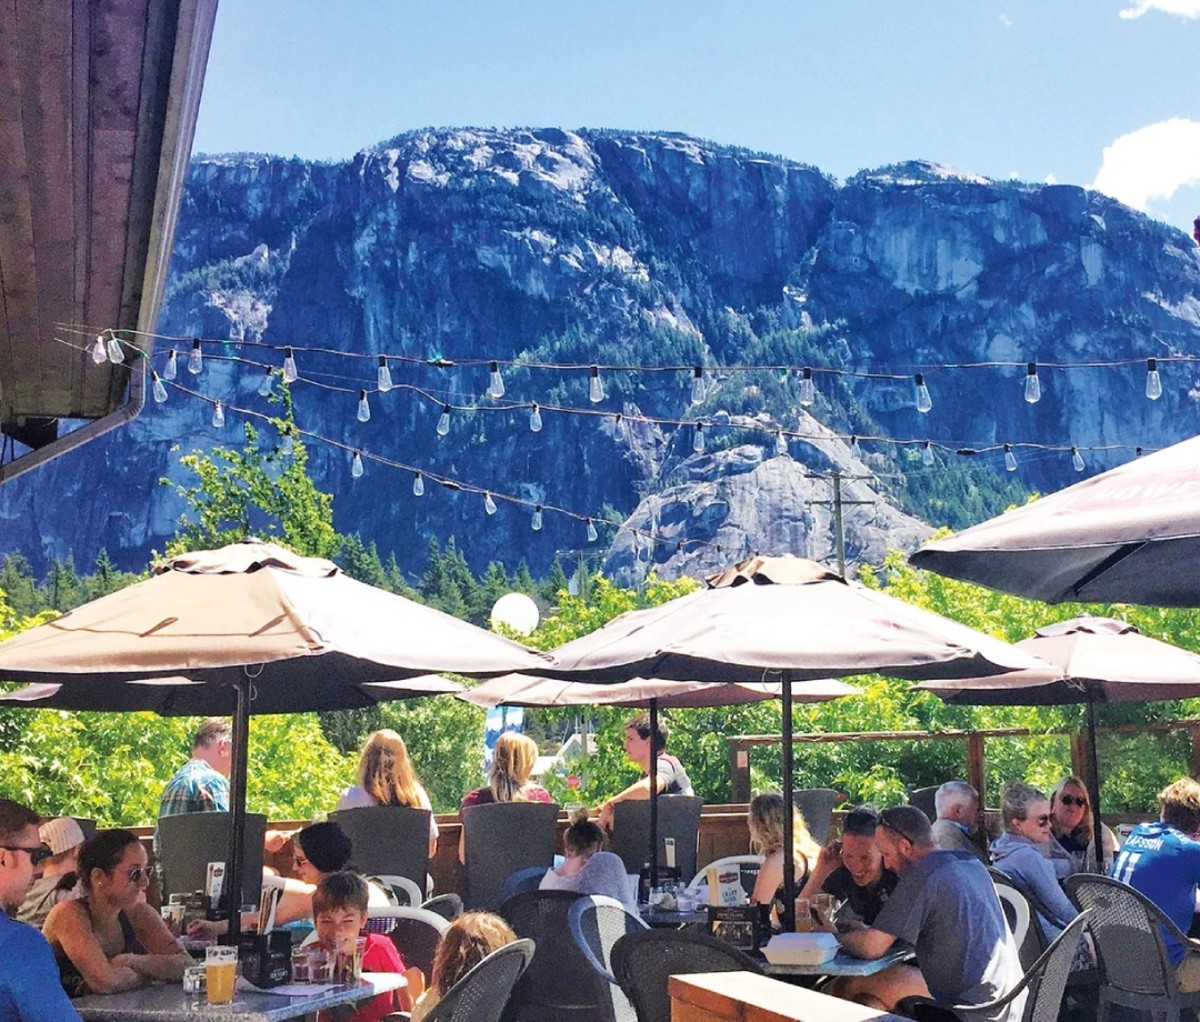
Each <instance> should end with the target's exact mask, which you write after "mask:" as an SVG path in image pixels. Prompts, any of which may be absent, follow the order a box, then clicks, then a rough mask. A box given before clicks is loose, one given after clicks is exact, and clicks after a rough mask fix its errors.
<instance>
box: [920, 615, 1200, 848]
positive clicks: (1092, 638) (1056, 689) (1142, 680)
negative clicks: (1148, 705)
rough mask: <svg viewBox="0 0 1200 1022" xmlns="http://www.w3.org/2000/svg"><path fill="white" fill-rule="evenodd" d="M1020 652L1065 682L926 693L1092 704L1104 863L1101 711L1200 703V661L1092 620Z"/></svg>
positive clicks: (987, 684)
mask: <svg viewBox="0 0 1200 1022" xmlns="http://www.w3.org/2000/svg"><path fill="white" fill-rule="evenodd" d="M1017 646H1018V648H1020V649H1023V650H1026V651H1027V652H1029V653H1032V654H1034V655H1035V656H1037V657H1038V658H1039V659H1041V660H1044V661H1046V662H1047V663H1049V664H1051V665H1053V666H1054V667H1056V668H1057V669H1058V670H1059V671H1060V676H1059V678H1058V679H1056V680H1052V681H1049V682H1047V680H1046V678H1045V677H1044V675H1043V672H1040V671H1038V672H1034V673H1032V674H1027V673H1026V672H1022V671H1017V672H1015V673H1013V674H1007V675H1003V676H1001V677H996V678H962V679H957V680H941V681H927V682H925V683H923V684H922V685H920V686H919V687H920V688H925V689H930V690H931V691H933V692H936V693H937V694H938V695H939V696H941V697H942V698H943V699H945V700H946V701H947V702H950V703H970V704H977V705H1006V706H1043V705H1052V704H1059V703H1086V704H1087V711H1088V715H1087V723H1088V768H1087V778H1086V780H1087V786H1088V796H1089V798H1090V799H1091V802H1092V816H1093V820H1094V822H1095V834H1094V835H1093V840H1094V841H1095V842H1096V845H1095V847H1096V850H1097V856H1098V857H1099V855H1100V853H1101V850H1102V849H1103V847H1104V845H1103V843H1102V839H1101V830H1100V774H1099V769H1098V765H1097V759H1096V715H1095V704H1096V703H1101V702H1108V703H1132V702H1155V701H1157V700H1162V699H1187V698H1191V697H1194V696H1200V656H1197V655H1196V654H1194V653H1189V652H1188V651H1187V650H1184V649H1180V648H1179V647H1178V646H1172V645H1170V644H1169V643H1166V642H1160V641H1158V640H1157V639H1151V638H1149V637H1148V636H1145V635H1142V634H1140V633H1139V632H1138V630H1137V628H1135V627H1134V626H1133V625H1131V624H1127V623H1126V622H1124V621H1114V620H1112V619H1111V618H1103V617H1087V616H1085V617H1077V618H1072V619H1071V620H1070V621H1060V622H1058V623H1056V624H1052V625H1047V626H1046V627H1044V628H1039V629H1038V630H1037V631H1036V632H1035V633H1034V634H1033V636H1032V637H1030V638H1028V639H1023V640H1022V641H1021V642H1019V643H1017ZM1097 861H1099V858H1098V859H1097Z"/></svg>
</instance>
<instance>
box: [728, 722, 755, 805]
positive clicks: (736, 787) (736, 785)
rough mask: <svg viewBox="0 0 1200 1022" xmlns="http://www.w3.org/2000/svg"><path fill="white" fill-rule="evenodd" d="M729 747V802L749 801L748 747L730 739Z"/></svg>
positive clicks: (743, 743)
mask: <svg viewBox="0 0 1200 1022" xmlns="http://www.w3.org/2000/svg"><path fill="white" fill-rule="evenodd" d="M728 746H729V782H730V783H729V801H730V802H734V803H737V802H749V801H750V746H749V745H748V744H747V743H745V742H739V741H737V740H736V739H732V738H731V739H730V740H729V742H728Z"/></svg>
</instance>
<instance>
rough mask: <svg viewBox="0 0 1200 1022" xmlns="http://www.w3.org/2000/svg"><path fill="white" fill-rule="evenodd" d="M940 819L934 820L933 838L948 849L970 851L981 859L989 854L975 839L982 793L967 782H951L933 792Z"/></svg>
mask: <svg viewBox="0 0 1200 1022" xmlns="http://www.w3.org/2000/svg"><path fill="white" fill-rule="evenodd" d="M933 804H934V807H935V808H936V809H937V819H936V820H935V821H934V823H933V840H934V841H936V842H937V846H938V847H939V848H941V849H942V850H943V851H947V852H969V853H970V854H971V855H973V856H975V858H977V859H978V860H979V861H980V862H984V863H986V862H987V855H986V854H984V851H983V849H982V848H980V847H979V845H978V844H977V843H976V842H975V839H974V837H973V835H974V833H975V829H976V828H977V827H978V826H979V792H977V791H976V790H975V789H974V788H973V787H972V786H971V785H969V784H968V783H967V782H966V781H947V782H946V783H945V784H943V785H942V786H941V787H940V788H938V790H937V791H936V792H934V795H933Z"/></svg>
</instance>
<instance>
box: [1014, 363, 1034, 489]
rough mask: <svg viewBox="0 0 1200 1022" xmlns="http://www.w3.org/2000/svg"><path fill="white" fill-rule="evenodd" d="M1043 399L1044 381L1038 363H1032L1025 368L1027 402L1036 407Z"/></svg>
mask: <svg viewBox="0 0 1200 1022" xmlns="http://www.w3.org/2000/svg"><path fill="white" fill-rule="evenodd" d="M1041 399H1042V381H1041V380H1039V379H1038V373H1037V363H1036V362H1030V363H1028V364H1027V365H1026V366H1025V400H1026V401H1027V402H1028V403H1029V404H1031V405H1036V404H1037V403H1038V402H1039V401H1040V400H1041ZM1010 471H1011V470H1010Z"/></svg>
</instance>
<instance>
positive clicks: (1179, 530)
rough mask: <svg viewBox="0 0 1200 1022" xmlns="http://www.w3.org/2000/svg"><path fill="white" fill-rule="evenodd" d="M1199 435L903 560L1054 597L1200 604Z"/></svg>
mask: <svg viewBox="0 0 1200 1022" xmlns="http://www.w3.org/2000/svg"><path fill="white" fill-rule="evenodd" d="M1198 558H1200V437H1195V438H1193V439H1191V440H1185V441H1184V442H1183V443H1179V444H1175V445H1174V446H1173V447H1168V448H1166V449H1165V450H1161V451H1158V452H1156V453H1154V454H1151V455H1149V456H1148V457H1145V458H1139V459H1137V460H1136V461H1131V462H1129V463H1128V464H1125V465H1121V466H1120V467H1118V468H1114V469H1112V470H1111V471H1109V472H1104V473H1102V474H1100V475H1098V476H1093V477H1092V478H1091V479H1086V480H1084V481H1083V482H1081V483H1076V484H1075V485H1074V486H1069V487H1067V488H1066V489H1065V490H1060V491H1059V492H1058V493H1054V494H1051V495H1050V496H1049V497H1043V498H1042V499H1041V500H1038V501H1034V502H1033V503H1032V504H1026V505H1025V506H1023V507H1020V508H1018V509H1017V510H1015V511H1010V512H1007V513H1006V514H1002V515H1000V516H998V517H996V518H992V519H989V520H988V521H986V522H983V523H981V524H979V525H976V526H973V527H972V528H970V529H966V530H964V531H963V532H960V533H958V534H957V535H955V536H950V537H948V538H947V539H939V540H936V541H934V542H933V543H930V544H928V545H927V546H925V547H923V548H922V549H920V550H918V551H917V552H916V553H915V554H913V555H912V557H911V558H910V561H911V562H912V564H913V565H914V566H916V567H918V568H928V569H929V570H930V571H936V572H937V573H938V574H940V575H949V576H951V577H953V578H961V579H965V580H967V581H969V582H978V583H979V584H981V585H985V586H989V587H990V588H992V589H1001V590H1003V591H1004V592H1008V593H1015V594H1016V595H1018V596H1029V597H1033V598H1034V599H1038V600H1044V601H1046V602H1047V603H1057V602H1060V601H1062V600H1083V601H1108V602H1116V603H1148V604H1154V605H1156V606H1162V607H1195V606H1197V605H1200V580H1198V579H1197V576H1196V573H1195V572H1194V571H1193V568H1192V566H1193V565H1194V564H1195V563H1196V561H1197V559H1198Z"/></svg>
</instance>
